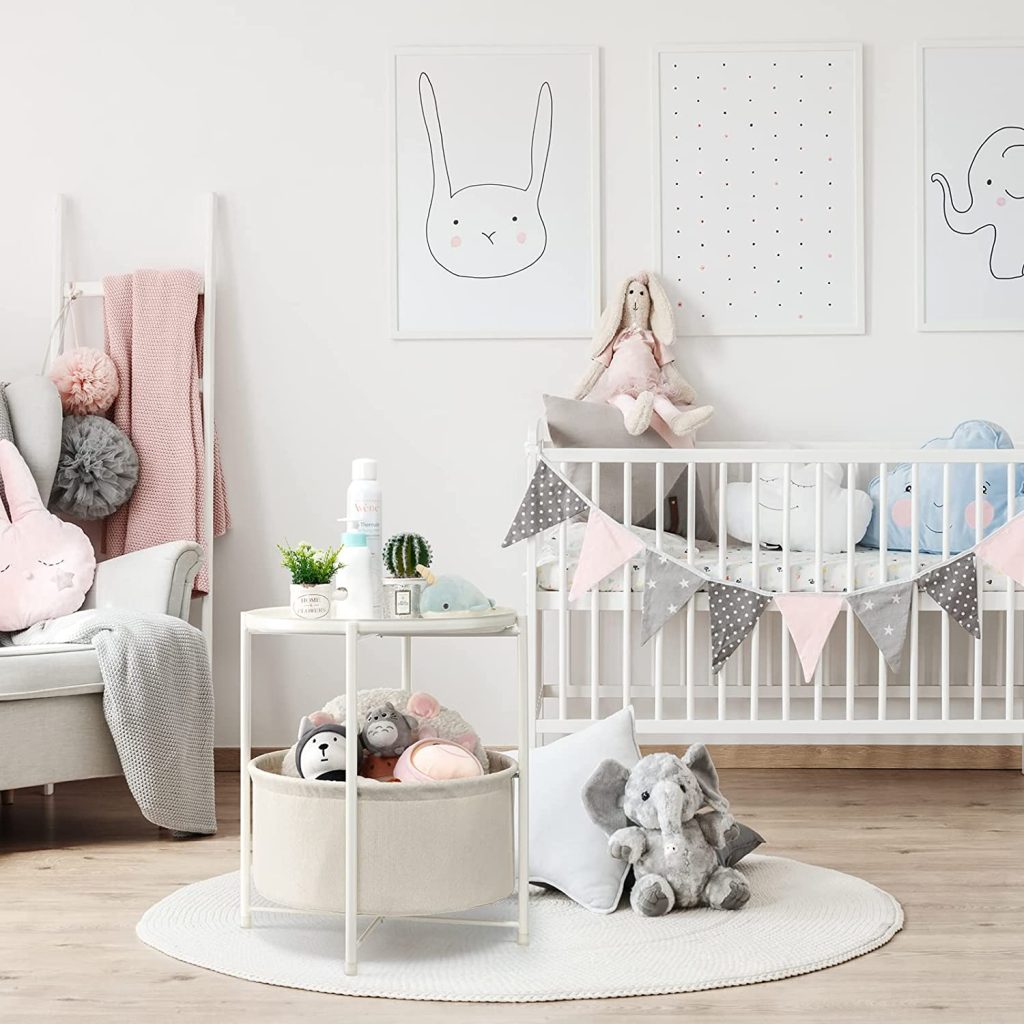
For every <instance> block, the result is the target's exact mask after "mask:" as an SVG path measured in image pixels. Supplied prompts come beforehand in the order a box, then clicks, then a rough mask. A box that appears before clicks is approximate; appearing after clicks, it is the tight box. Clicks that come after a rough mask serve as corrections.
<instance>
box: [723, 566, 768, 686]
mask: <svg viewBox="0 0 1024 1024" xmlns="http://www.w3.org/2000/svg"><path fill="white" fill-rule="evenodd" d="M707 588H708V603H709V606H710V611H711V671H712V672H715V673H717V672H718V671H719V670H720V669H721V667H722V666H723V665H724V664H725V663H726V662H727V661H728V660H729V658H730V657H731V656H732V655H733V653H734V652H735V651H736V648H737V647H739V645H740V644H741V643H743V641H744V640H746V638H747V637H748V636H749V635H750V632H751V630H753V628H754V626H756V625H757V620H758V619H759V618H761V615H762V613H763V612H764V610H765V608H767V607H768V605H769V604H770V603H771V600H772V599H771V595H770V594H762V593H760V592H758V591H756V590H748V589H747V588H746V587H737V586H735V585H734V584H732V583H719V582H717V581H709V582H708V584H707Z"/></svg>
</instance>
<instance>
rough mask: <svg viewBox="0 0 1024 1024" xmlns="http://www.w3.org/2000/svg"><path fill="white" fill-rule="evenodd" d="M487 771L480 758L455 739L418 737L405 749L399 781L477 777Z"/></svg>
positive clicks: (401, 759)
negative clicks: (454, 741)
mask: <svg viewBox="0 0 1024 1024" xmlns="http://www.w3.org/2000/svg"><path fill="white" fill-rule="evenodd" d="M483 773H484V770H483V768H482V767H481V765H480V762H479V761H478V760H477V759H476V758H475V757H474V756H473V755H472V754H471V753H470V752H469V751H468V750H467V749H466V748H465V747H464V746H462V745H460V744H458V743H452V741H451V740H438V739H429V740H418V741H417V742H416V743H414V744H413V745H412V746H411V747H406V749H405V750H404V751H402V756H401V757H399V759H398V763H397V764H396V765H395V778H396V779H397V780H398V781H399V782H441V781H442V780H446V779H473V778H476V777H478V776H480V775H483Z"/></svg>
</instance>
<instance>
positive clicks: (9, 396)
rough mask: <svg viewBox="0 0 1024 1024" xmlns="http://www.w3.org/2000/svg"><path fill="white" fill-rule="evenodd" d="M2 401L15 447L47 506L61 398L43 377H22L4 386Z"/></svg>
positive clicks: (57, 445)
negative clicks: (5, 405) (12, 433)
mask: <svg viewBox="0 0 1024 1024" xmlns="http://www.w3.org/2000/svg"><path fill="white" fill-rule="evenodd" d="M5 399H6V402H7V408H8V411H9V414H10V418H11V427H12V428H13V431H14V444H15V445H16V446H17V449H18V451H19V452H20V453H21V457H22V458H23V459H24V460H25V462H26V463H27V464H28V468H29V470H31V472H32V476H33V477H34V478H35V481H36V486H37V487H38V488H39V495H40V497H41V498H42V499H43V504H44V505H45V504H48V503H49V498H50V491H52V490H53V478H54V476H55V475H56V473H57V460H58V459H59V458H60V433H61V424H62V422H63V419H64V412H63V410H62V409H61V405H60V395H59V394H58V393H57V389H56V388H55V387H54V386H53V383H52V382H51V381H50V380H48V379H47V378H46V377H24V378H22V379H21V380H16V381H15V382H14V383H13V384H8V385H7V388H6V392H5Z"/></svg>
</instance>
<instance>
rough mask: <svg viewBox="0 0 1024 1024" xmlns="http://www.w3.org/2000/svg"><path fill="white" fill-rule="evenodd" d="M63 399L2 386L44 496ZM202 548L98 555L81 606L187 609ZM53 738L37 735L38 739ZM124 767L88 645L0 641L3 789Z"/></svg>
mask: <svg viewBox="0 0 1024 1024" xmlns="http://www.w3.org/2000/svg"><path fill="white" fill-rule="evenodd" d="M61 417H62V413H61V407H60V399H59V397H58V396H57V392H56V389H55V388H54V386H53V385H52V384H51V383H50V382H49V380H47V379H46V378H45V377H29V378H26V379H25V380H22V381H19V382H17V383H15V384H9V385H7V386H6V388H5V387H4V386H3V385H0V437H4V436H6V437H10V438H12V439H13V440H14V442H15V444H16V445H17V446H18V449H19V451H20V452H21V454H22V457H23V458H24V459H25V461H26V462H27V463H28V466H29V468H30V469H31V471H32V474H33V476H34V477H35V480H36V484H37V486H38V487H39V493H40V494H49V493H50V490H51V488H52V486H53V478H54V474H55V472H56V469H57V458H58V455H59V452H60V436H61ZM202 557H203V553H202V548H200V546H199V545H198V544H195V543H191V542H188V541H174V542H172V543H170V544H161V545H159V546H158V547H154V548H149V549H147V550H145V551H135V552H132V553H131V554H127V555H121V556H120V557H118V558H111V559H110V560H108V561H106V562H101V563H100V564H99V565H98V566H97V568H96V578H95V580H94V582H93V586H92V590H91V591H90V592H89V594H88V596H87V597H86V600H85V607H86V608H128V609H131V610H133V611H142V612H161V613H164V614H167V615H176V616H177V617H178V618H182V619H184V618H186V617H187V616H188V609H189V600H190V599H191V596H192V582H193V580H195V577H196V573H197V572H198V571H199V564H200V562H201V560H202ZM44 738H45V739H48V740H50V741H51V742H47V743H41V742H40V740H41V739H44ZM120 774H121V762H120V760H119V759H118V756H117V751H116V750H115V749H114V742H113V740H112V739H111V738H110V731H109V730H108V729H107V723H106V719H105V718H104V717H103V679H102V677H101V676H100V667H99V662H98V661H97V659H96V652H95V651H94V650H93V648H92V647H90V646H86V645H84V644H38V645H36V646H25V647H0V793H2V794H3V802H4V803H10V802H11V800H12V799H13V791H14V790H15V789H20V788H23V787H25V786H40V785H41V786H45V787H46V790H47V792H52V787H53V783H55V782H68V781H70V780H72V779H93V778H101V777H103V776H109V775H120Z"/></svg>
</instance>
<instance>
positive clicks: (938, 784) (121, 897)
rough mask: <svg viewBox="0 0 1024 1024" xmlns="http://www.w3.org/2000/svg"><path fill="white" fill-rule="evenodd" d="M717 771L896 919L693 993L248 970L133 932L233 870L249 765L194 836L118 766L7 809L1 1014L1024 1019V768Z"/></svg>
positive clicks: (750, 804)
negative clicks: (181, 952) (868, 884)
mask: <svg viewBox="0 0 1024 1024" xmlns="http://www.w3.org/2000/svg"><path fill="white" fill-rule="evenodd" d="M722 777H723V784H724V789H725V792H726V793H727V794H728V795H729V797H730V798H731V799H732V801H733V804H734V807H735V809H736V811H737V814H738V815H739V816H741V817H742V818H743V820H745V821H748V822H749V823H750V824H751V825H753V826H754V827H756V828H758V829H760V830H761V831H762V832H763V833H764V835H765V836H766V837H767V838H768V840H769V846H768V847H767V850H766V852H771V853H777V854H781V855H786V856H791V857H796V858H799V859H802V860H807V861H811V862H813V863H816V864H823V865H827V866H829V867H834V868H839V869H842V870H844V871H849V872H853V873H855V874H858V875H861V876H862V877H864V878H867V879H869V880H870V881H872V882H874V883H875V884H876V885H879V886H881V887H883V888H885V889H887V890H889V891H890V892H891V893H893V894H894V895H895V896H896V897H897V898H898V899H900V900H901V901H902V902H903V905H904V908H905V909H906V926H905V929H904V931H903V932H902V933H901V934H899V935H898V936H896V938H895V939H894V940H893V941H892V942H891V943H890V944H889V945H888V946H885V947H883V948H882V949H881V950H878V951H877V952H874V953H871V954H868V955H867V956H865V957H861V958H860V959H858V960H854V961H852V962H850V963H847V964H843V965H841V966H839V967H833V968H831V969H829V970H826V971H820V972H818V973H816V974H811V975H805V976H804V977H800V978H792V979H789V980H786V981H777V982H771V983H768V984H762V985H751V986H746V987H744V988H734V989H724V990H719V991H716V992H704V993H697V994H693V995H680V996H657V997H650V998H634V999H611V1000H599V1001H589V1002H576V1003H538V1004H532V1005H526V1006H512V1005H497V1006H488V1007H486V1008H483V1007H481V1006H479V1005H472V1004H441V1003H398V1002H392V1001H388V1000H382V999H363V1000H356V999H348V998H342V997H338V996H326V995H319V994H314V993H310V992H301V991H291V990H288V989H281V988H273V987H270V986H264V985H256V984H252V983H249V982H243V981H238V980H236V979H234V978H228V977H223V976H220V975H217V974H213V973H210V972H207V971H203V970H200V969H198V968H194V967H190V966H189V965H187V964H184V963H179V962H178V961H176V960H171V959H168V958H167V957H165V956H163V955H162V954H160V953H157V952H155V951H154V950H152V949H149V948H148V947H146V946H144V945H142V943H140V942H139V941H138V940H137V939H136V938H135V934H134V927H135V923H136V921H137V920H138V918H139V916H140V915H141V914H142V912H143V911H144V910H145V909H146V908H147V907H148V906H150V905H151V904H152V903H154V902H156V901H157V900H158V899H160V898H161V897H162V896H164V895H165V894H167V893H168V892H170V891H171V890H173V889H175V888H177V887H178V886H181V885H185V884H187V883H189V882H193V881H196V880H197V879H201V878H206V877H208V876H210V875H214V874H219V873H221V872H225V871H233V870H235V868H236V867H237V837H238V810H237V805H236V800H237V792H238V776H237V775H236V774H231V773H221V774H219V775H218V803H219V812H220V832H219V834H218V835H217V836H216V837H214V838H212V839H205V840H195V841H191V842H177V841H175V840H172V839H170V838H168V837H167V836H166V834H164V833H158V832H157V830H156V829H154V828H153V827H152V826H150V825H148V824H147V823H146V822H145V821H143V820H142V819H141V817H140V816H139V815H138V812H137V810H136V809H135V806H134V804H133V803H132V800H131V797H130V796H129V794H128V791H127V788H126V786H125V783H124V781H123V780H120V779H117V780H99V781H94V782H89V783H74V784H71V783H69V784H65V785H62V786H58V787H57V792H56V795H55V796H54V797H52V798H49V799H47V798H44V797H43V796H42V795H41V793H40V792H39V791H22V792H19V793H18V794H17V800H16V802H15V804H14V806H13V807H3V808H2V810H0V1021H3V1022H4V1024H16V1022H17V1024H20V1022H21V1021H33V1020H50V1021H53V1020H58V1021H59V1020H74V1021H76V1022H91V1021H104V1022H107V1021H122V1020H123V1021H134V1022H137V1021H149V1022H157V1024H163V1022H165V1021H216V1022H218V1024H228V1022H233V1021H246V1022H255V1021H273V1022H283V1021H293V1020H305V1021H325V1022H326V1021H352V1022H359V1024H361V1022H363V1021H396V1022H397V1021H402V1022H426V1021H444V1022H446V1024H461V1022H469V1021H473V1022H476V1021H485V1020H486V1021H488V1022H491V1021H498V1022H500V1021H531V1022H538V1021H545V1022H547V1021H563V1020H565V1021H602V1020H611V1019H614V1020H623V1021H632V1020H636V1021H640V1020H645V1021H656V1022H657V1021H666V1020H677V1019H678V1020H682V1019H683V1018H684V1017H685V1018H686V1020H688V1021H690V1020H709V1021H711V1020H713V1021H715V1022H718V1024H723V1022H733V1021H737V1022H740V1021H742V1022H747V1021H749V1022H758V1024H763V1022H764V1021H771V1020H782V1019H785V1020H786V1021H787V1022H793V1021H806V1022H814V1024H825V1022H833V1021H836V1022H862V1021H886V1022H895V1024H913V1022H915V1021H951V1022H956V1024H1002V1022H1013V1024H1021V1022H1022V1021H1024V778H1022V776H1021V775H1020V774H1018V773H1014V772H995V771H985V772H980V771H978V772H966V771H959V772H951V771H920V772H917V771H902V772H901V771H806V770H804V771H795V770H794V771H789V770H778V771H752V770H731V771H724V772H723V773H722ZM609 955H614V951H612V950H609Z"/></svg>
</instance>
